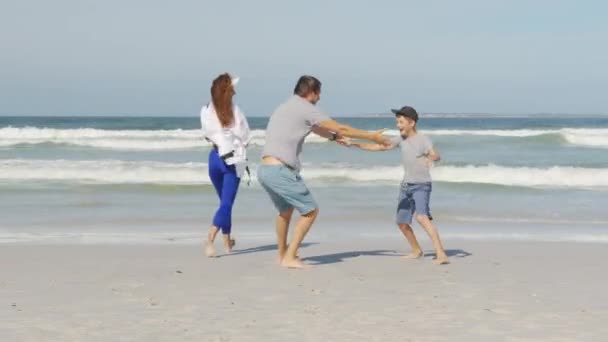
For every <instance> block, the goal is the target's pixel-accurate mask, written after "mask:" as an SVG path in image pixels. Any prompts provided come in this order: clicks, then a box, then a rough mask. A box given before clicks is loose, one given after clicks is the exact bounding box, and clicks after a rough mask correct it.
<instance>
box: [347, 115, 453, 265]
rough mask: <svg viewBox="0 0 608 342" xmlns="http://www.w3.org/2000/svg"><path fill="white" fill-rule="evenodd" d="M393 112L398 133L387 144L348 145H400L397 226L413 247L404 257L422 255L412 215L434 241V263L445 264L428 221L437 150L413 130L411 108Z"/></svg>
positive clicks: (378, 147)
mask: <svg viewBox="0 0 608 342" xmlns="http://www.w3.org/2000/svg"><path fill="white" fill-rule="evenodd" d="M392 112H393V113H395V116H396V123H397V128H399V133H400V136H398V137H395V138H393V139H391V144H390V145H381V144H363V143H351V142H347V144H348V145H350V146H355V147H358V148H360V149H363V150H367V151H386V150H390V149H393V148H396V147H397V146H399V147H400V148H401V157H402V161H403V167H404V171H405V174H404V177H403V181H402V182H401V191H400V194H399V202H398V204H397V225H399V229H400V230H401V232H402V233H403V235H405V238H406V239H407V241H408V242H409V243H410V246H411V247H412V252H411V253H410V254H409V255H406V256H405V257H404V258H408V259H418V258H422V257H423V256H424V253H423V252H422V248H420V245H419V244H418V241H417V240H416V236H415V235H414V231H413V230H412V227H411V223H412V219H413V218H414V216H415V217H416V221H418V223H420V225H421V226H422V227H423V228H424V230H426V232H427V233H428V234H429V237H430V238H431V240H432V241H433V246H434V247H435V251H436V254H437V256H436V258H435V260H434V261H433V262H434V263H436V264H438V265H444V264H448V263H449V260H448V256H447V255H446V254H445V250H444V249H443V246H442V245H441V240H440V239H439V233H438V232H437V229H436V228H435V226H434V225H433V223H432V222H431V220H432V219H433V218H432V217H431V213H430V209H429V200H430V196H431V190H432V183H431V173H430V167H431V166H432V163H433V162H434V161H438V160H439V159H440V157H439V153H437V151H436V150H435V149H434V148H433V144H432V142H431V140H430V139H429V138H428V137H426V136H424V135H422V134H419V133H418V132H417V131H416V123H417V122H418V113H417V112H416V110H415V109H414V108H412V107H409V106H404V107H402V108H401V109H393V110H392Z"/></svg>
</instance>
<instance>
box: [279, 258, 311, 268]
mask: <svg viewBox="0 0 608 342" xmlns="http://www.w3.org/2000/svg"><path fill="white" fill-rule="evenodd" d="M281 266H283V267H287V268H299V269H301V268H308V267H310V266H309V265H306V264H305V263H303V262H302V260H300V258H298V257H296V258H289V257H284V258H283V260H282V261H281Z"/></svg>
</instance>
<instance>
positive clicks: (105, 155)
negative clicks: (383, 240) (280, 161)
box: [0, 114, 608, 244]
mask: <svg viewBox="0 0 608 342" xmlns="http://www.w3.org/2000/svg"><path fill="white" fill-rule="evenodd" d="M267 120H268V119H267V118H260V117H252V118H249V123H250V126H251V128H252V131H253V136H254V138H253V141H252V146H251V148H250V152H249V153H250V161H251V162H250V166H251V169H252V170H253V171H254V173H255V169H256V166H257V164H258V161H259V160H260V153H261V146H262V145H263V143H264V136H265V132H264V129H265V127H266V123H267ZM339 120H340V121H343V122H345V123H348V124H350V125H353V126H355V127H358V128H363V129H369V130H376V129H381V128H388V129H389V130H388V131H387V134H392V135H395V134H397V131H396V130H395V128H394V119H393V118H392V117H390V116H376V117H357V118H354V117H353V118H339ZM419 130H420V132H422V133H423V134H427V135H429V136H430V137H431V138H432V140H433V142H434V144H435V146H436V148H437V149H438V150H439V152H440V153H441V155H442V161H441V162H440V163H438V164H437V165H436V166H435V167H434V168H433V170H432V175H433V178H434V188H433V194H432V198H431V210H432V212H433V216H434V218H435V223H436V224H437V226H438V228H439V231H440V232H441V233H442V235H443V237H444V238H446V239H476V240H492V239H510V240H513V239H516V240H538V241H578V242H599V243H608V210H606V206H607V204H608V117H607V116H581V115H530V116H495V115H466V114H450V115H448V114H443V115H423V116H422V118H421V121H420V123H419ZM209 148H210V147H209V144H208V143H206V142H205V141H204V140H203V139H202V137H201V134H200V131H199V119H198V117H89V116H83V117H6V116H5V117H0V194H1V195H0V198H1V200H0V212H1V213H2V220H1V222H0V243H12V244H14V243H41V244H45V243H50V244H53V243H79V244H88V243H90V244H100V243H119V244H123V243H126V244H129V243H133V244H142V243H199V242H200V239H201V236H202V235H203V234H204V232H206V230H207V228H208V226H209V224H210V220H211V217H212V215H213V211H214V209H215V206H216V205H217V197H216V194H215V192H214V190H213V187H212V186H211V184H210V181H209V177H208V175H207V157H208V153H209ZM399 158H400V155H399V152H398V151H397V150H393V151H387V152H364V151H360V150H356V149H352V148H345V147H342V146H338V145H337V144H335V143H331V142H328V141H325V140H324V139H321V138H319V137H315V136H310V137H309V138H308V139H307V143H306V146H305V147H304V153H303V157H302V159H303V162H304V168H303V171H302V175H303V177H304V178H305V179H306V181H307V182H308V184H309V185H310V187H311V189H312V191H313V193H314V195H315V197H316V198H317V200H318V202H319V204H320V206H321V214H320V217H319V219H318V222H317V224H316V225H315V227H314V228H313V230H312V231H311V235H310V239H317V240H324V239H335V238H338V239H345V238H349V237H353V238H354V237H356V238H364V239H365V238H369V239H373V238H375V237H387V236H394V237H395V238H398V239H401V237H400V235H399V233H398V231H397V229H396V227H395V225H394V223H393V221H394V218H393V216H394V211H395V205H396V198H397V194H398V186H399V181H400V179H401V177H402V168H401V166H400V165H401V164H400V159H399ZM234 210H235V212H234V233H235V236H236V237H237V238H238V237H245V238H248V239H268V238H272V237H273V234H274V228H273V219H274V215H275V213H274V210H273V208H272V206H271V203H270V200H269V199H268V198H267V197H266V194H265V193H264V192H263V190H262V189H261V187H260V186H259V185H258V184H257V181H256V180H255V174H254V176H253V179H252V183H251V185H250V186H247V184H246V183H245V182H242V183H241V187H240V192H239V195H238V197H237V203H236V207H235V209H234ZM419 232H420V233H422V231H419Z"/></svg>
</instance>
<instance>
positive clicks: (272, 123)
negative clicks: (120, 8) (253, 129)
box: [262, 95, 330, 171]
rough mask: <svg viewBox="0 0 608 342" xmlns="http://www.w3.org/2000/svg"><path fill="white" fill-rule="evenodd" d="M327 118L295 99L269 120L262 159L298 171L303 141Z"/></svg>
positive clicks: (279, 108)
mask: <svg viewBox="0 0 608 342" xmlns="http://www.w3.org/2000/svg"><path fill="white" fill-rule="evenodd" d="M326 120H330V118H329V116H328V115H327V114H325V113H324V112H323V111H321V110H320V109H319V108H318V107H317V106H315V105H313V104H312V103H310V102H308V101H307V100H306V99H304V98H302V97H300V96H298V95H294V96H292V97H291V98H289V99H288V100H287V101H286V102H285V103H283V104H281V105H280V106H279V107H278V108H277V109H276V110H275V111H274V113H272V115H271V116H270V120H269V121H268V127H267V128H266V143H265V144H264V151H263V152H262V156H271V157H275V158H277V159H279V160H281V161H282V162H283V163H285V164H286V165H288V166H290V167H292V168H294V169H296V170H298V171H299V170H300V168H301V167H302V164H301V163H300V153H302V145H303V144H304V139H305V138H306V136H307V135H308V134H310V131H311V130H312V127H313V126H315V125H317V124H319V123H320V122H321V121H326Z"/></svg>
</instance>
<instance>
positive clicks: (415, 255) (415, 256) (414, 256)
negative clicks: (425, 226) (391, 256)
mask: <svg viewBox="0 0 608 342" xmlns="http://www.w3.org/2000/svg"><path fill="white" fill-rule="evenodd" d="M422 257H424V252H423V251H420V250H418V251H411V252H410V254H408V255H404V256H402V257H401V258H402V259H420V258H422Z"/></svg>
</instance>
